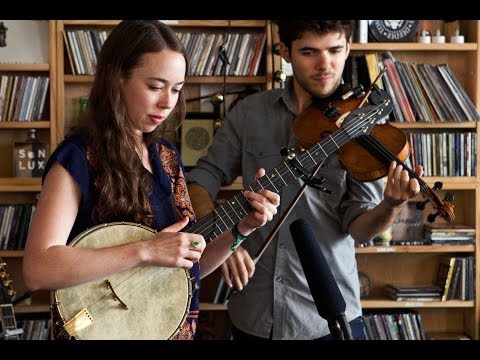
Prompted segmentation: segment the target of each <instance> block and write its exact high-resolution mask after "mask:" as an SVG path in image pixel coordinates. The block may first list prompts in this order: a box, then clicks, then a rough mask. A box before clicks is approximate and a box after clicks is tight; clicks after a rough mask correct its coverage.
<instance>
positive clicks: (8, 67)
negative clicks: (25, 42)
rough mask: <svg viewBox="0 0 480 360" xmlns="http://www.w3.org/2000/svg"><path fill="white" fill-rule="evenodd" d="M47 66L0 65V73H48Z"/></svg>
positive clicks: (48, 68)
mask: <svg viewBox="0 0 480 360" xmlns="http://www.w3.org/2000/svg"><path fill="white" fill-rule="evenodd" d="M49 70H50V65H49V64H0V71H49Z"/></svg>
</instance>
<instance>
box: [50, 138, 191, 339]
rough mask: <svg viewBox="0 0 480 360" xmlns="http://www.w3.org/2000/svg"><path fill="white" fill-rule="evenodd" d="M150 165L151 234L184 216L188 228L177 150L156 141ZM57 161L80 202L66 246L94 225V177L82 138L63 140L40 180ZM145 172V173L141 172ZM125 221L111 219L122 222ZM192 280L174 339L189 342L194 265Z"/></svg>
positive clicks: (188, 204)
mask: <svg viewBox="0 0 480 360" xmlns="http://www.w3.org/2000/svg"><path fill="white" fill-rule="evenodd" d="M148 154H149V157H150V162H151V164H152V171H153V174H151V176H152V193H151V194H150V197H149V200H150V207H151V209H152V212H153V223H152V224H150V225H147V226H149V227H151V228H154V229H155V230H161V229H163V228H165V227H167V226H169V225H171V224H173V223H175V222H176V221H178V220H179V219H181V218H183V217H185V216H188V217H189V218H190V224H191V223H192V222H194V221H195V215H194V212H193V208H192V205H191V202H190V197H189V196H188V192H187V185H186V182H185V172H184V168H183V164H182V162H181V160H180V156H179V154H178V151H177V149H176V148H175V147H174V146H173V145H172V144H171V143H169V142H168V141H166V140H160V141H159V142H158V143H155V144H152V145H150V146H149V148H148ZM56 161H58V162H59V163H60V164H61V165H62V166H63V167H64V168H65V169H66V170H67V171H68V172H69V173H70V175H72V177H73V178H74V179H75V181H76V182H77V183H78V184H79V186H80V189H81V192H82V199H81V204H80V208H79V212H78V215H77V218H76V219H75V223H74V225H73V228H72V231H71V232H70V236H69V238H68V243H70V242H71V241H72V240H73V239H74V238H75V237H76V236H77V235H79V234H80V233H82V232H83V231H85V230H87V229H89V228H91V227H92V226H94V225H98V223H96V222H95V220H94V219H93V216H92V212H93V210H94V206H95V204H96V200H97V199H96V191H95V188H94V181H95V173H94V169H93V167H92V165H91V162H90V161H91V158H90V154H89V152H88V149H87V145H86V143H85V141H84V140H83V138H82V137H80V136H79V135H73V136H71V137H69V138H67V139H65V140H64V141H63V142H62V143H60V145H59V146H58V147H57V148H56V150H55V151H54V152H53V153H52V155H51V156H50V157H49V159H48V162H47V165H46V167H45V172H44V174H43V177H44V178H45V176H46V174H47V173H48V171H49V170H50V168H51V166H52V165H53V164H54V163H55V162H56ZM145 171H147V170H145ZM123 220H125V219H112V221H123ZM190 274H191V275H192V276H193V277H194V278H195V285H194V286H193V294H192V300H191V304H190V309H189V313H188V315H187V318H186V320H185V323H184V324H183V325H182V327H181V329H180V332H179V333H178V334H177V335H175V337H174V339H182V340H183V339H184V340H188V339H193V338H194V335H195V331H196V328H197V322H198V311H199V306H200V302H199V293H200V266H199V264H198V262H196V263H195V264H194V265H193V267H192V268H191V269H190Z"/></svg>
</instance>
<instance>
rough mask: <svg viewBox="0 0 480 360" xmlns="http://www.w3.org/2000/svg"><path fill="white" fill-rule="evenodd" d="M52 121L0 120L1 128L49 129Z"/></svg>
mask: <svg viewBox="0 0 480 360" xmlns="http://www.w3.org/2000/svg"><path fill="white" fill-rule="evenodd" d="M49 128H50V121H0V129H15V130H16V129H49Z"/></svg>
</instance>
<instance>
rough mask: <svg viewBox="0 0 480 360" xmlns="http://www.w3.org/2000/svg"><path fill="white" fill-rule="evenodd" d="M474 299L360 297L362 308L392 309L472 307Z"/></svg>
mask: <svg viewBox="0 0 480 360" xmlns="http://www.w3.org/2000/svg"><path fill="white" fill-rule="evenodd" d="M474 305H475V304H474V301H473V300H472V301H460V300H449V301H394V300H386V299H385V300H382V299H372V300H367V299H362V308H363V309H394V308H473V307H474Z"/></svg>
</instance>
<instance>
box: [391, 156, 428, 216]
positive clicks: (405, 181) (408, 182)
mask: <svg viewBox="0 0 480 360" xmlns="http://www.w3.org/2000/svg"><path fill="white" fill-rule="evenodd" d="M414 171H415V174H417V175H418V176H421V175H422V174H423V168H422V166H421V165H417V166H415V170H414ZM419 192H420V184H419V183H418V180H417V179H415V178H413V177H410V175H409V172H408V171H407V170H405V169H404V168H403V166H402V165H401V164H398V165H397V163H396V162H395V161H392V162H391V164H390V168H389V171H388V178H387V183H386V186H385V191H384V199H385V201H386V202H387V204H388V205H390V206H392V207H397V206H400V205H402V204H404V203H406V202H407V201H408V200H409V199H411V198H413V197H415V196H416V195H417V194H418V193H419Z"/></svg>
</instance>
